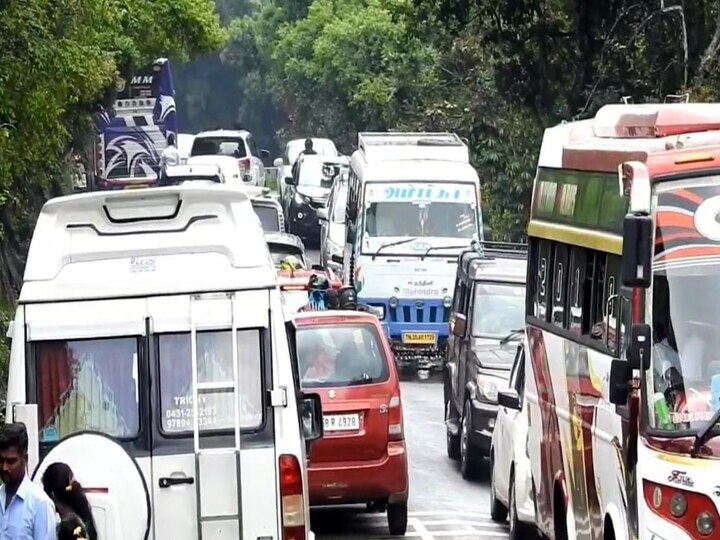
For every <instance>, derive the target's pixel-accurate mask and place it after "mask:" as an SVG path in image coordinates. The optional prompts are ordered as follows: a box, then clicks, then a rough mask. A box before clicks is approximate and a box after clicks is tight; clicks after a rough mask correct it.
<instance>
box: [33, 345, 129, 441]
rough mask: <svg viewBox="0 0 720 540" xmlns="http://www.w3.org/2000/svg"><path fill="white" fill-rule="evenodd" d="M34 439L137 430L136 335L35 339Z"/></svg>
mask: <svg viewBox="0 0 720 540" xmlns="http://www.w3.org/2000/svg"><path fill="white" fill-rule="evenodd" d="M36 354H37V369H38V380H37V387H38V415H39V418H38V420H39V423H40V426H39V427H40V440H41V441H42V442H55V441H58V440H60V439H62V438H64V437H67V436H68V435H71V434H73V433H76V432H78V431H87V430H92V431H99V432H101V433H105V434H107V435H110V436H112V437H120V438H128V437H133V436H135V435H137V433H138V431H139V429H140V413H139V407H138V342H137V339H136V338H130V337H128V338H112V339H88V340H81V341H46V342H41V343H37V345H36Z"/></svg>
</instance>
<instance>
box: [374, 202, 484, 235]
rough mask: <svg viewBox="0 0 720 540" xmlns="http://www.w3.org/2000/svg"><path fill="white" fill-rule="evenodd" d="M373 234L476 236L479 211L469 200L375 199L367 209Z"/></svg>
mask: <svg viewBox="0 0 720 540" xmlns="http://www.w3.org/2000/svg"><path fill="white" fill-rule="evenodd" d="M365 215H366V231H367V234H368V235H369V236H373V237H379V236H438V237H444V238H472V237H473V236H474V235H475V232H476V230H475V225H476V219H477V218H476V216H477V211H476V210H475V208H474V207H473V206H472V205H471V204H469V203H453V202H429V203H422V204H420V203H412V202H373V203H371V204H370V205H369V206H368V208H367V210H366V211H365Z"/></svg>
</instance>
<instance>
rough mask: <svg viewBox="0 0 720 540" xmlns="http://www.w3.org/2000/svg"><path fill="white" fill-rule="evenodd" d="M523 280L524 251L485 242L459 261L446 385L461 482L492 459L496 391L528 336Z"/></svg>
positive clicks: (450, 449) (450, 441)
mask: <svg viewBox="0 0 720 540" xmlns="http://www.w3.org/2000/svg"><path fill="white" fill-rule="evenodd" d="M526 275H527V248H526V246H525V245H524V244H503V243H498V242H481V243H479V244H475V245H474V246H473V247H472V249H470V250H467V251H464V252H463V253H462V254H461V255H460V256H459V260H458V267H457V274H456V278H455V292H454V296H453V307H452V311H451V314H450V336H449V338H448V347H447V352H446V356H445V359H444V360H443V383H444V399H445V425H446V428H447V453H448V456H449V457H450V458H452V459H455V460H457V459H459V460H460V471H461V473H462V476H463V478H472V477H474V476H476V474H477V473H478V472H479V470H480V468H481V465H482V463H483V460H484V458H485V457H487V456H488V455H489V452H490V442H491V440H492V433H493V428H494V427H495V417H496V416H497V408H498V404H497V403H498V401H497V399H498V397H497V396H498V391H500V390H504V389H505V388H506V387H507V385H508V378H509V375H510V369H511V368H512V364H513V360H514V358H515V353H516V351H517V346H518V340H519V339H520V338H521V337H522V335H523V332H524V327H525V282H526Z"/></svg>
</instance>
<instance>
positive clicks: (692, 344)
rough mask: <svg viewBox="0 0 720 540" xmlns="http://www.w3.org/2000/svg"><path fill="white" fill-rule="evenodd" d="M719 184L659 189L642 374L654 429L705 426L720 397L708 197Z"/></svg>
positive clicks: (717, 298) (719, 321)
mask: <svg viewBox="0 0 720 540" xmlns="http://www.w3.org/2000/svg"><path fill="white" fill-rule="evenodd" d="M686 183H687V182H686ZM718 191H720V190H718V188H717V187H714V186H713V187H711V186H707V187H699V186H688V187H685V186H683V187H682V188H677V187H674V188H671V189H665V190H663V191H661V192H660V193H658V200H657V203H656V204H657V206H656V208H657V209H658V210H657V212H656V241H655V259H654V264H653V288H652V326H653V341H654V343H653V349H652V369H649V370H647V372H646V375H645V382H646V385H647V394H648V399H647V400H646V401H647V403H648V408H649V411H648V413H649V425H650V427H651V428H654V429H656V430H661V431H669V432H677V431H685V430H697V429H701V428H703V427H704V425H705V424H706V423H707V422H708V421H709V420H710V419H711V417H712V415H713V413H714V412H715V410H716V409H717V404H718V402H719V401H720V334H719V333H718V331H717V329H718V327H720V311H718V305H720V288H718V283H720V243H718V242H716V241H713V240H712V239H710V238H709V237H711V236H715V238H718V236H716V235H718V228H719V226H718V222H717V220H718V215H719V214H720V212H718V207H717V205H715V208H713V207H712V202H711V201H712V199H714V198H715V197H716V196H717V195H719V194H720V193H718ZM711 198H712V199H711ZM708 199H710V200H708ZM703 201H705V202H703ZM688 212H690V213H692V214H694V215H693V216H691V217H688V215H687V214H688ZM713 403H714V404H715V405H713Z"/></svg>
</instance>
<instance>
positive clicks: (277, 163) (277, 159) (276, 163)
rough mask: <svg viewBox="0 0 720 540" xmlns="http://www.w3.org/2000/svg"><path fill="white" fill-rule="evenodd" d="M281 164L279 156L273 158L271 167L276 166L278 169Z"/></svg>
mask: <svg viewBox="0 0 720 540" xmlns="http://www.w3.org/2000/svg"><path fill="white" fill-rule="evenodd" d="M282 166H283V160H282V158H281V157H279V158H275V161H273V167H277V168H278V169H279V168H280V167H282Z"/></svg>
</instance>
